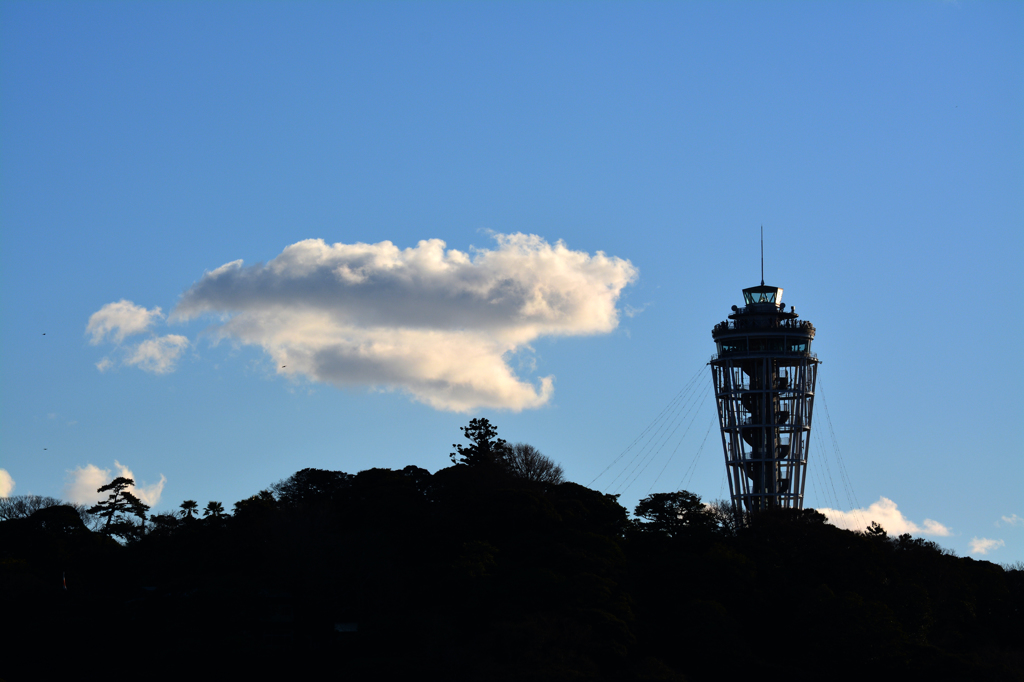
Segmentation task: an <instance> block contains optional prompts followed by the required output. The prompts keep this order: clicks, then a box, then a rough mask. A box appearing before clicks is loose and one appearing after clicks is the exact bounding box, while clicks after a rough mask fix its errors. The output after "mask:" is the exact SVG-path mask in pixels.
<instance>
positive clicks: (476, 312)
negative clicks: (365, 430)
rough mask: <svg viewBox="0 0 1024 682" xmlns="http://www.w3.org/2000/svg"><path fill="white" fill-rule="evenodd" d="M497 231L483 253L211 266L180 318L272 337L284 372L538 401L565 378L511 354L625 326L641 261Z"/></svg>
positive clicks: (470, 403)
mask: <svg viewBox="0 0 1024 682" xmlns="http://www.w3.org/2000/svg"><path fill="white" fill-rule="evenodd" d="M495 239H496V241H497V248H495V249H492V250H488V249H480V250H476V251H474V253H473V254H472V256H471V255H469V254H466V253H463V252H460V251H456V250H454V249H448V250H446V249H445V243H444V242H443V241H441V240H439V239H431V240H426V241H421V242H419V244H418V245H417V246H416V247H414V248H407V249H399V248H398V247H396V246H395V245H394V244H392V243H391V242H387V241H385V242H380V243H378V244H361V243H357V244H340V243H339V244H332V245H328V244H326V243H325V242H324V241H323V240H322V239H309V240H305V241H301V242H298V243H296V244H292V245H291V246H288V247H287V248H285V249H284V251H283V252H282V253H281V254H280V255H279V256H278V257H277V258H275V259H273V260H271V261H270V262H269V263H267V264H266V265H262V264H260V265H254V266H249V267H243V265H242V261H234V262H231V263H227V264H225V265H223V266H221V267H219V268H217V269H216V270H213V271H211V272H207V273H206V274H205V275H204V276H203V278H202V279H201V280H199V282H197V283H196V284H195V285H194V286H192V287H191V288H190V289H189V290H188V291H186V292H185V293H184V295H183V296H182V298H181V301H180V302H179V303H178V305H177V307H176V308H175V310H174V313H173V314H172V317H173V318H175V319H182V320H187V319H191V318H194V317H197V316H200V315H203V314H214V315H217V316H219V317H220V319H221V322H220V324H219V327H218V328H217V334H218V336H219V337H220V338H227V339H232V340H234V341H238V342H240V343H243V344H253V345H258V346H261V347H262V348H263V349H264V350H265V351H266V352H267V353H268V354H270V356H271V357H272V358H273V359H274V361H275V363H276V365H277V367H278V372H279V373H282V374H287V375H301V376H305V377H308V378H310V379H312V380H314V381H323V382H329V383H332V384H335V385H338V386H347V385H370V386H378V387H385V388H392V389H399V390H404V391H407V392H409V393H410V394H411V395H412V396H413V397H415V398H416V399H417V400H419V401H421V402H423V403H426V404H428V405H430V406H432V407H434V408H437V409H444V410H453V411H457V412H466V411H470V410H473V409H476V408H478V407H496V408H507V409H511V410H516V411H518V410H522V409H526V408H532V407H538V406H540V405H543V404H544V403H546V402H547V401H548V400H549V398H550V397H551V394H552V391H553V377H543V378H541V379H539V382H538V383H537V384H533V383H530V382H527V381H523V380H522V379H520V378H519V377H517V376H516V374H515V373H514V372H513V370H512V369H511V368H510V367H509V365H508V362H507V361H508V360H509V359H510V356H511V355H512V354H514V353H515V352H516V351H518V350H521V349H524V348H525V349H529V343H530V342H531V341H533V340H534V339H537V338H539V337H542V336H577V335H587V334H601V333H607V332H610V331H612V330H613V329H615V328H616V326H617V325H618V311H617V309H616V307H615V306H616V303H617V301H618V298H619V295H620V294H621V292H622V289H623V288H624V287H625V286H626V285H628V284H629V283H630V282H632V281H634V280H635V279H636V277H637V270H636V268H635V267H634V266H633V265H632V264H631V263H630V262H629V261H627V260H623V259H621V258H615V257H609V256H606V255H605V254H604V253H602V252H598V253H597V254H595V255H593V256H592V255H590V254H587V253H584V252H581V251H572V250H570V249H569V248H568V247H566V246H565V244H563V243H562V242H558V243H556V244H554V245H552V244H549V243H548V242H546V241H545V240H544V239H542V238H540V237H538V236H535V235H524V234H512V235H496V236H495Z"/></svg>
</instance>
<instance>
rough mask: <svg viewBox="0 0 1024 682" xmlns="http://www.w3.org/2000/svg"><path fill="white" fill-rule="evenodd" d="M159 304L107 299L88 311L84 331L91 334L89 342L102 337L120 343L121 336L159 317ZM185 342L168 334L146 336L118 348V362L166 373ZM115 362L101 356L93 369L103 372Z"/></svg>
mask: <svg viewBox="0 0 1024 682" xmlns="http://www.w3.org/2000/svg"><path fill="white" fill-rule="evenodd" d="M162 317H163V313H161V312H160V308H153V309H152V310H147V309H146V308H144V307H142V306H139V305H135V304H134V303H132V302H131V301H127V300H124V299H121V300H120V301H118V302H117V303H108V304H107V305H105V306H103V307H102V308H100V309H99V310H98V311H96V312H95V313H93V314H92V316H91V317H90V318H89V324H88V325H86V327H85V333H86V334H90V335H92V339H90V341H89V342H90V343H92V344H93V345H96V344H98V343H100V342H101V341H103V340H109V341H113V342H114V343H116V344H118V345H120V344H121V343H122V342H123V341H124V339H125V337H128V336H134V335H137V334H142V333H145V332H147V331H149V328H150V327H151V326H152V325H153V323H154V322H156V321H157V320H159V319H161V318H162ZM188 346H189V341H188V339H186V338H185V337H184V336H179V335H177V334H168V335H167V336H155V337H153V338H151V339H146V340H145V341H141V342H140V343H137V344H135V345H133V346H127V347H124V348H119V349H118V355H119V356H120V357H121V364H124V365H132V366H135V367H138V368H140V369H143V370H145V371H147V372H153V373H154V374H167V373H168V372H171V371H173V370H174V363H175V362H176V361H177V360H178V356H180V355H181V352H182V351H183V350H185V349H186V348H187V347H188ZM115 364H116V363H115V362H114V360H111V359H110V358H109V357H105V358H103V359H102V360H100V361H99V362H97V363H96V369H98V370H99V371H101V372H106V371H107V370H108V369H110V368H111V367H113V366H114V365H115Z"/></svg>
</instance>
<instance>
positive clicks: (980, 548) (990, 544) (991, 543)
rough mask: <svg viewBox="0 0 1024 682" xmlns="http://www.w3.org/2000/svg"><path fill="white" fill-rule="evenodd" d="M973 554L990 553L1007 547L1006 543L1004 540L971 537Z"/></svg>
mask: <svg viewBox="0 0 1024 682" xmlns="http://www.w3.org/2000/svg"><path fill="white" fill-rule="evenodd" d="M970 545H971V554H988V553H989V552H991V551H993V550H996V549H999V548H1000V547H1005V546H1006V543H1005V542H1003V541H1002V540H992V539H989V538H971V542H970Z"/></svg>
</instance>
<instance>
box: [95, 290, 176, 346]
mask: <svg viewBox="0 0 1024 682" xmlns="http://www.w3.org/2000/svg"><path fill="white" fill-rule="evenodd" d="M161 317H163V314H162V313H161V312H160V308H153V309H152V310H146V309H145V308H144V307H142V306H140V305H135V304H134V303H132V302H131V301H127V300H125V299H121V300H120V301H118V302H117V303H108V304H106V305H105V306H103V307H102V308H100V309H99V310H98V311H96V312H95V313H93V314H92V316H91V317H90V318H89V324H88V325H87V326H86V328H85V333H86V334H92V339H91V340H90V343H91V344H93V345H96V344H98V343H99V342H100V341H103V340H104V339H105V338H107V337H110V338H111V339H113V341H114V342H115V343H121V342H122V341H124V339H125V337H126V336H132V335H134V334H141V333H143V332H145V331H146V330H148V329H149V327H150V325H152V324H153V322H155V321H156V320H158V319H160V318H161Z"/></svg>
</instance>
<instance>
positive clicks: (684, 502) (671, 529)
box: [633, 490, 718, 537]
mask: <svg viewBox="0 0 1024 682" xmlns="http://www.w3.org/2000/svg"><path fill="white" fill-rule="evenodd" d="M633 513H634V514H636V515H637V516H639V517H641V518H643V519H646V520H647V523H643V524H640V527H641V529H643V530H650V531H660V532H664V533H667V534H668V535H671V536H673V537H675V536H678V535H680V534H682V533H684V532H685V531H688V530H713V529H714V528H715V527H716V526H717V525H718V524H717V523H716V519H715V515H714V514H713V512H712V511H711V510H710V509H708V508H707V507H705V506H704V505H703V504H701V501H700V496H699V495H694V494H693V493H691V492H687V491H685V490H680V491H679V492H676V493H655V494H653V495H648V496H647V497H645V498H644V499H642V500H640V503H639V504H638V505H637V506H636V510H635V511H634V512H633Z"/></svg>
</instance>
